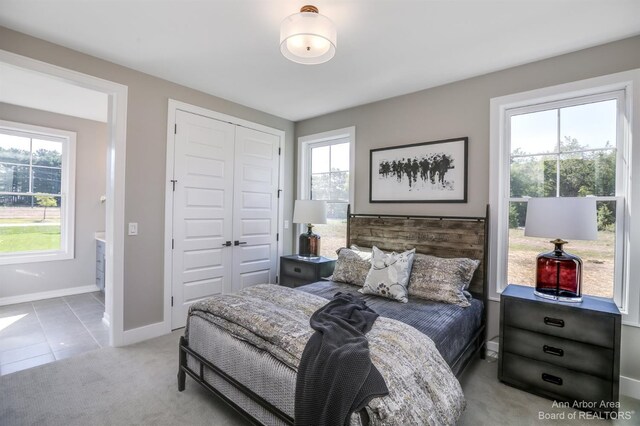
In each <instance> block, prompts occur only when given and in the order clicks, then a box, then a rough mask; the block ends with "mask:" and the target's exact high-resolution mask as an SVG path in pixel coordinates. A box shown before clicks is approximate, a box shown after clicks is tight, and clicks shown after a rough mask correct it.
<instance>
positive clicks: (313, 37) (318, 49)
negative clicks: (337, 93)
mask: <svg viewBox="0 0 640 426" xmlns="http://www.w3.org/2000/svg"><path fill="white" fill-rule="evenodd" d="M280 51H281V52H282V54H283V55H284V57H285V58H287V59H289V60H291V61H293V62H297V63H299V64H305V65H315V64H321V63H323V62H327V61H328V60H329V59H331V58H333V55H335V54H336V27H335V25H333V22H331V20H330V19H329V18H327V17H326V16H323V15H320V14H319V13H318V8H317V7H315V6H311V5H307V6H302V8H301V9H300V13H294V14H293V15H291V16H288V17H286V18H285V19H284V21H282V25H280Z"/></svg>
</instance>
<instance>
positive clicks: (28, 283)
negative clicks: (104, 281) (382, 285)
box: [0, 103, 108, 298]
mask: <svg viewBox="0 0 640 426" xmlns="http://www.w3.org/2000/svg"><path fill="white" fill-rule="evenodd" d="M0 119H2V120H8V121H15V122H19V123H26V124H32V125H36V126H44V127H51V128H54V129H61V130H69V131H72V132H76V133H77V135H76V209H75V219H76V229H75V258H74V259H70V260H58V261H52V262H36V263H27V264H19V265H4V266H0V282H1V283H2V285H1V286H0V298H1V297H10V296H19V295H23V294H28V293H39V292H44V291H52V290H61V289H67V288H73V287H82V286H87V285H95V283H96V255H95V251H96V249H95V239H94V234H95V233H96V232H98V231H104V220H105V216H104V215H105V209H104V204H101V203H100V196H101V195H103V194H104V193H105V191H106V174H107V171H106V164H107V140H108V139H107V124H106V123H100V122H98V121H91V120H85V119H82V118H76V117H70V116H67V115H60V114H54V113H51V112H47V111H40V110H35V109H31V108H24V107H20V106H16V105H10V104H5V103H0Z"/></svg>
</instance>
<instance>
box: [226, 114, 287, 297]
mask: <svg viewBox="0 0 640 426" xmlns="http://www.w3.org/2000/svg"><path fill="white" fill-rule="evenodd" d="M279 152H280V137H278V136H275V135H271V134H268V133H264V132H260V131H257V130H252V129H247V128H245V127H239V126H238V127H236V141H235V166H234V167H235V172H234V188H235V189H234V202H233V239H234V248H233V250H234V252H233V290H234V291H238V290H241V289H243V288H246V287H249V286H252V285H255V284H262V283H275V276H276V271H277V256H278V242H277V232H278V176H279V167H280V154H279Z"/></svg>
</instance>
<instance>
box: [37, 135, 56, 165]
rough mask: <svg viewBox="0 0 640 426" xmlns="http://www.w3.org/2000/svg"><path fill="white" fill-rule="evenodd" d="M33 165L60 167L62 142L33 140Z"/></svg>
mask: <svg viewBox="0 0 640 426" xmlns="http://www.w3.org/2000/svg"><path fill="white" fill-rule="evenodd" d="M32 164H33V165H35V166H48V167H62V142H52V141H43V140H38V139H34V140H33V163H32Z"/></svg>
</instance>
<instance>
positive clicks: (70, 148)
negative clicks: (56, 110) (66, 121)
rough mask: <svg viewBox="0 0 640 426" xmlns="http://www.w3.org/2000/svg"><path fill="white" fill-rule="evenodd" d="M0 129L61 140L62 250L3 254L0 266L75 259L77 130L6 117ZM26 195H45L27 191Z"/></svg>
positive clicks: (17, 133)
mask: <svg viewBox="0 0 640 426" xmlns="http://www.w3.org/2000/svg"><path fill="white" fill-rule="evenodd" d="M0 129H2V131H3V133H9V134H14V135H18V136H25V137H30V138H38V139H42V140H51V141H55V142H61V143H62V173H61V174H62V178H61V185H60V197H61V207H60V218H61V220H60V249H59V250H39V251H29V252H14V253H0V265H12V264H19V263H32V262H48V261H54V260H68V259H73V258H74V256H75V244H74V243H75V174H76V133H75V132H70V131H67V130H59V129H52V128H49V127H42V126H34V125H30V124H23V123H15V122H11V121H4V120H0ZM24 195H27V196H28V195H46V194H36V193H31V192H28V193H25V194H24Z"/></svg>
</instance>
